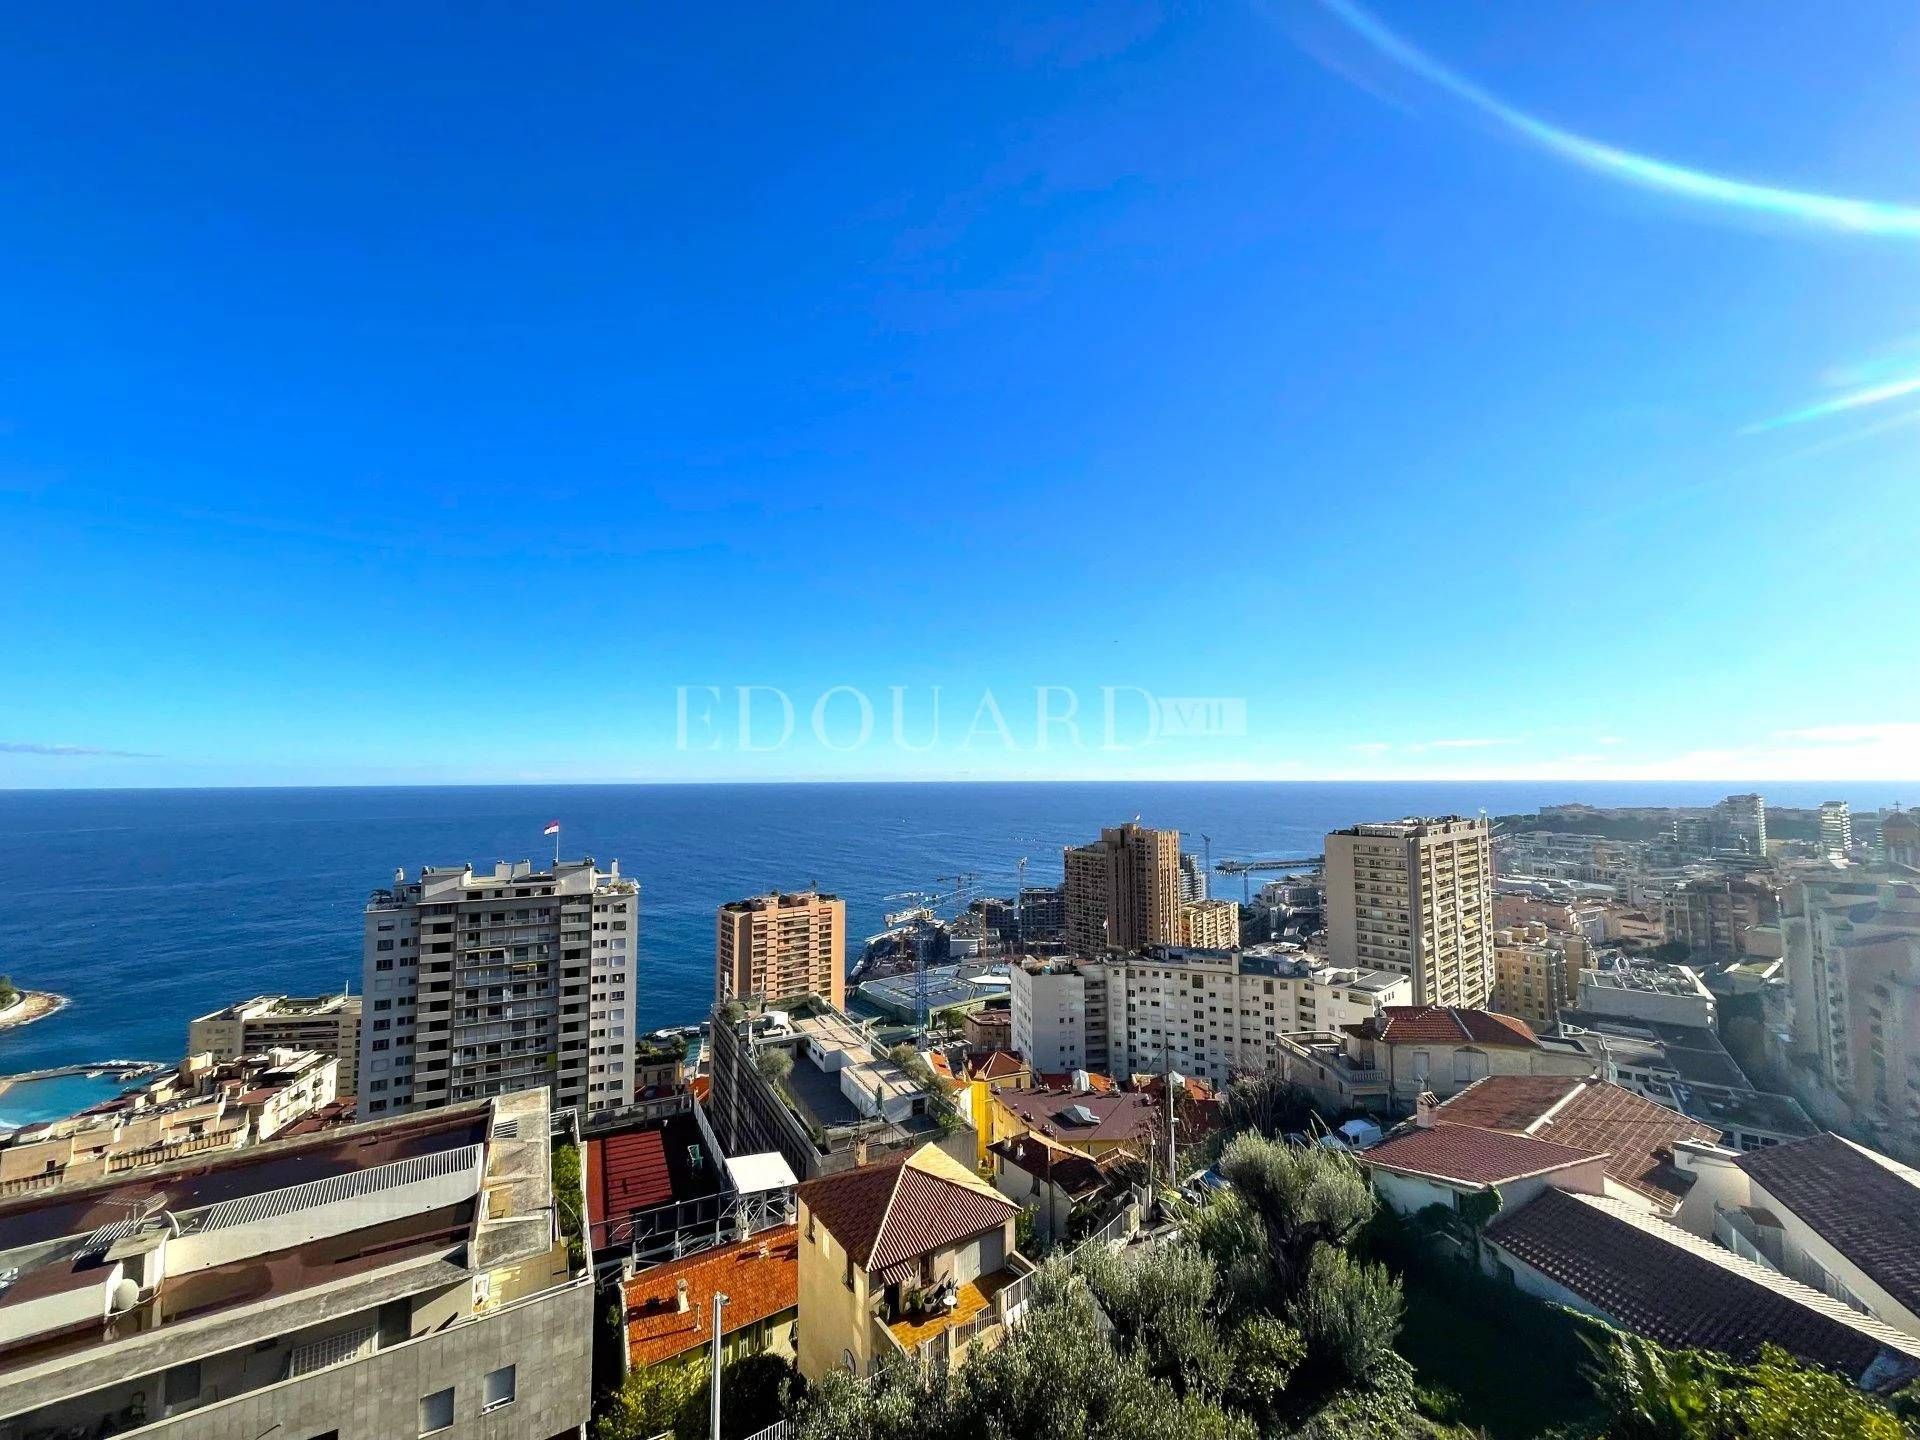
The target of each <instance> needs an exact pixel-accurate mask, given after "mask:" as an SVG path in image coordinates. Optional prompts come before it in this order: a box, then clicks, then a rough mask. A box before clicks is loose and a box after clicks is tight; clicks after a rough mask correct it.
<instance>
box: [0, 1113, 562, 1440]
mask: <svg viewBox="0 0 1920 1440" xmlns="http://www.w3.org/2000/svg"><path fill="white" fill-rule="evenodd" d="M523 1131H524V1135H523V1133H522V1132H523ZM548 1131H549V1124H548V1114H547V1104H546V1096H545V1092H544V1091H543V1090H535V1091H528V1092H522V1093H520V1094H514V1095H504V1096H499V1097H496V1098H495V1099H493V1100H490V1101H482V1102H475V1103H469V1104H466V1105H461V1106H457V1107H449V1108H448V1109H445V1110H442V1111H438V1112H434V1113H430V1114H428V1115H424V1116H421V1117H418V1118H407V1119H401V1120H387V1121H376V1122H374V1123H372V1124H369V1125H361V1126H354V1127H350V1128H345V1129H336V1130H330V1131H326V1132H323V1133H320V1134H317V1135H307V1136H301V1137H298V1138H294V1139H285V1140H275V1141H269V1142H267V1143H266V1144H264V1145H261V1146H258V1147H256V1148H254V1149H251V1150H243V1151H238V1152H226V1153H223V1154H221V1155H219V1156H218V1157H217V1158H212V1159H207V1158H196V1159H194V1160H190V1161H177V1162H174V1163H173V1164H170V1165H162V1166H157V1167H153V1168H151V1169H148V1170H144V1171H141V1172H138V1173H137V1174H136V1175H134V1176H132V1177H129V1178H127V1179H123V1180H103V1181H97V1182H93V1183H90V1184H75V1185H70V1186H66V1187H63V1188H62V1189H60V1190H56V1191H52V1192H46V1193H42V1194H37V1195H29V1196H24V1197H21V1198H19V1199H15V1200H11V1201H6V1202H0V1275H5V1276H6V1277H7V1281H6V1283H5V1284H4V1285H0V1352H4V1359H3V1360H0V1413H11V1412H12V1411H14V1410H19V1409H26V1408H32V1407H33V1406H34V1405H37V1404H41V1403H45V1401H46V1400H47V1399H48V1398H57V1396H58V1394H61V1393H77V1392H76V1391H74V1390H73V1387H74V1386H76V1385H77V1386H79V1387H80V1388H81V1389H85V1388H87V1386H88V1385H89V1384H97V1383H100V1382H101V1381H103V1380H105V1379H110V1378H112V1377H113V1376H114V1375H116V1374H118V1375H125V1374H129V1373H142V1372H143V1370H144V1369H153V1368H159V1367H162V1366H165V1365H168V1364H176V1363H185V1362H186V1361H189V1360H192V1359H195V1358H198V1357H199V1356H200V1355H204V1354H211V1353H216V1352H217V1350H219V1349H222V1348H231V1347H232V1346H233V1345H235V1344H242V1343H249V1342H250V1341H253V1340H257V1339H259V1338H261V1337H270V1336H273V1335H275V1334H280V1333H284V1332H285V1331H287V1330H289V1329H295V1328H298V1327H299V1326H301V1325H306V1324H311V1323H313V1318H314V1317H315V1316H316V1315H321V1316H324V1314H325V1313H328V1306H332V1307H333V1313H350V1312H351V1309H352V1307H354V1306H358V1307H359V1308H361V1309H365V1308H370V1307H372V1306H375V1305H378V1304H381V1303H384V1302H385V1301H387V1300H390V1299H396V1298H399V1297H400V1296H402V1295H406V1294H409V1293H414V1292H416V1291H419V1290H422V1289H427V1288H433V1287H436V1286H440V1287H444V1286H446V1285H447V1284H449V1283H450V1282H451V1283H458V1282H459V1281H460V1279H461V1277H463V1276H465V1275H468V1274H471V1273H474V1272H480V1271H488V1272H500V1271H505V1272H506V1273H508V1274H509V1275H510V1276H512V1277H515V1278H513V1279H512V1280H511V1281H510V1282H509V1285H508V1288H509V1290H511V1289H512V1287H513V1285H515V1284H519V1283H521V1281H522V1280H526V1279H528V1278H529V1277H531V1280H532V1282H533V1283H539V1284H545V1283H548V1281H547V1279H546V1278H545V1277H548V1276H549V1275H551V1274H552V1273H553V1271H552V1267H546V1268H544V1269H543V1268H542V1267H541V1266H540V1265H539V1264H535V1263H530V1262H535V1261H538V1260H539V1259H540V1258H541V1257H551V1256H552V1255H554V1254H555V1253H556V1250H557V1241H556V1231H555V1214H554V1204H553V1191H552V1185H551V1180H550V1170H549V1166H548V1158H547V1157H548V1147H549V1143H550V1141H549V1134H548ZM558 1253H559V1254H560V1255H561V1262H560V1264H559V1267H558V1273H557V1278H558V1279H560V1280H565V1279H567V1278H568V1277H569V1271H568V1267H567V1266H566V1264H565V1263H564V1250H563V1249H560V1250H558ZM322 1290H324V1291H325V1292H326V1297H327V1298H326V1299H325V1300H321V1299H319V1298H316V1297H314V1296H310V1295H308V1294H307V1293H306V1292H308V1291H322ZM50 1296H64V1297H66V1298H65V1299H64V1300H62V1301H61V1302H60V1303H57V1304H52V1305H49V1304H44V1303H42V1302H43V1301H45V1300H46V1299H47V1297H50ZM342 1306H345V1307H347V1311H346V1312H341V1310H340V1307H342ZM215 1316H220V1317H222V1323H221V1324H219V1325H207V1324H202V1323H200V1322H203V1321H205V1320H207V1319H209V1317H215ZM188 1322H193V1323H192V1326H191V1328H190V1329H189V1328H183V1327H186V1326H187V1325H188Z"/></svg>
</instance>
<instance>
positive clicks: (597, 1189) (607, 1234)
mask: <svg viewBox="0 0 1920 1440" xmlns="http://www.w3.org/2000/svg"><path fill="white" fill-rule="evenodd" d="M708 1150H709V1147H708V1146H707V1144H706V1141H705V1138H704V1137H703V1136H702V1135H701V1133H700V1125H699V1122H698V1121H696V1120H695V1119H694V1118H693V1114H692V1112H691V1111H688V1112H686V1113H684V1114H679V1115H669V1116H666V1117H665V1118H663V1119H658V1120H647V1121H642V1122H641V1123H640V1124H638V1125H635V1126H633V1127H631V1128H630V1129H626V1130H618V1131H615V1132H614V1133H612V1134H609V1135H592V1136H589V1137H588V1138H587V1142H586V1153H585V1155H584V1156H583V1157H582V1160H583V1162H584V1163H583V1166H582V1169H583V1171H584V1178H585V1180H586V1186H587V1222H588V1224H589V1225H590V1226H591V1227H592V1230H593V1248H594V1249H595V1250H603V1249H605V1248H607V1246H608V1245H609V1243H610V1242H611V1231H612V1228H613V1227H614V1226H616V1225H618V1224H619V1223H620V1222H622V1221H625V1220H627V1219H629V1218H630V1217H632V1216H633V1215H635V1214H637V1213H640V1212H643V1211H647V1210H652V1209H655V1208H656V1207H658V1206H661V1205H666V1204H670V1203H672V1202H674V1201H686V1200H699V1199H702V1198H704V1197H706V1196H709V1195H715V1194H718V1193H719V1191H720V1189H721V1186H722V1176H721V1174H720V1166H719V1163H718V1157H717V1156H714V1155H712V1154H709V1153H708Z"/></svg>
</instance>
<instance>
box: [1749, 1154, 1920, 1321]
mask: <svg viewBox="0 0 1920 1440" xmlns="http://www.w3.org/2000/svg"><path fill="white" fill-rule="evenodd" d="M1735 1163H1736V1164H1738V1165H1739V1167H1740V1168H1741V1169H1742V1170H1744V1171H1746V1172H1747V1174H1748V1175H1749V1176H1750V1177H1751V1178H1752V1180H1753V1183H1754V1184H1756V1185H1759V1186H1761V1187H1763V1188H1764V1189H1765V1190H1766V1192H1767V1194H1768V1195H1769V1196H1771V1197H1772V1198H1773V1200H1774V1201H1775V1202H1776V1203H1777V1204H1779V1205H1781V1206H1784V1207H1785V1208H1786V1209H1788V1210H1791V1211H1792V1212H1793V1213H1794V1214H1795V1215H1796V1216H1798V1217H1799V1218H1800V1219H1801V1220H1802V1221H1803V1222H1805V1223H1806V1224H1807V1225H1809V1226H1811V1227H1812V1228H1813V1229H1814V1230H1816V1231H1818V1232H1819V1234H1820V1236H1821V1238H1822V1239H1824V1240H1825V1241H1826V1242H1827V1243H1828V1244H1830V1245H1832V1246H1833V1248H1834V1249H1836V1250H1838V1251H1839V1252H1840V1253H1841V1254H1842V1255H1844V1256H1846V1257H1847V1258H1848V1259H1849V1260H1851V1261H1852V1262H1853V1263H1854V1264H1855V1265H1858V1266H1859V1267H1860V1268H1861V1269H1862V1270H1864V1271H1865V1272H1866V1273H1867V1276H1868V1277H1869V1278H1870V1279H1871V1280H1872V1281H1873V1282H1874V1283H1875V1284H1876V1285H1878V1286H1879V1287H1880V1288H1881V1289H1882V1290H1885V1291H1886V1292H1887V1294H1889V1295H1891V1296H1892V1297H1893V1298H1894V1300H1895V1301H1897V1302H1898V1303H1899V1304H1901V1305H1903V1306H1905V1307H1906V1308H1907V1309H1908V1310H1911V1311H1915V1312H1920V1173H1917V1172H1915V1171H1913V1170H1910V1169H1908V1168H1907V1167H1906V1166H1904V1165H1899V1164H1896V1163H1895V1162H1893V1161H1891V1160H1887V1159H1885V1158H1884V1157H1882V1156H1876V1155H1874V1154H1872V1153H1871V1152H1869V1151H1867V1150H1864V1149H1862V1148H1861V1147H1860V1146H1858V1145H1855V1144H1853V1143H1852V1142H1850V1141H1847V1140H1843V1139H1841V1138H1840V1137H1839V1136H1838V1135H1815V1136H1813V1137H1811V1138H1809V1139H1806V1140H1795V1141H1793V1142H1791V1143H1789V1144H1786V1145H1769V1146H1767V1147H1766V1148H1765V1149H1763V1150H1752V1151H1749V1152H1748V1153H1746V1154H1745V1155H1742V1156H1741V1157H1740V1158H1739V1160H1738V1161H1736V1162H1735Z"/></svg>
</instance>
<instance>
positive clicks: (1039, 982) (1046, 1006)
mask: <svg viewBox="0 0 1920 1440" xmlns="http://www.w3.org/2000/svg"><path fill="white" fill-rule="evenodd" d="M1008 973H1009V975H1010V977H1011V979H1012V982H1013V985H1012V990H1013V1026H1012V1040H1013V1051H1014V1053H1015V1054H1016V1055H1019V1056H1020V1057H1021V1058H1022V1059H1024V1060H1025V1061H1026V1062H1027V1066H1028V1068H1029V1069H1032V1070H1044V1071H1048V1072H1058V1071H1063V1070H1082V1069H1088V1068H1098V1067H1089V1066H1088V1064H1087V1059H1088V1054H1089V1052H1088V1049H1087V1046H1088V1043H1089V1035H1088V1029H1089V1027H1088V1014H1087V1002H1088V997H1089V994H1091V996H1092V998H1093V1003H1094V1006H1095V1008H1096V1010H1097V1012H1098V1013H1097V1015H1096V1016H1095V1017H1094V1018H1095V1021H1096V1023H1095V1024H1094V1026H1093V1027H1092V1029H1093V1034H1094V1036H1096V1037H1097V1038H1098V1040H1099V1042H1100V1048H1101V1055H1102V1058H1104V1056H1105V1048H1106V1034H1107V1027H1106V998H1107V990H1106V985H1105V983H1104V981H1103V980H1101V979H1100V978H1099V977H1095V978H1094V979H1092V980H1089V979H1088V978H1087V977H1086V976H1084V975H1082V974H1081V973H1080V969H1079V967H1078V966H1077V965H1075V963H1074V962H1073V961H1071V960H1049V961H1039V960H1035V961H1029V962H1027V963H1026V964H1020V963H1018V962H1016V963H1015V964H1013V965H1012V966H1010V967H1009V972H1008Z"/></svg>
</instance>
